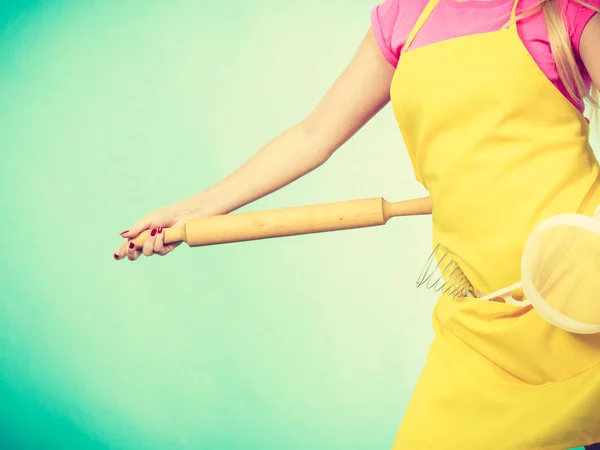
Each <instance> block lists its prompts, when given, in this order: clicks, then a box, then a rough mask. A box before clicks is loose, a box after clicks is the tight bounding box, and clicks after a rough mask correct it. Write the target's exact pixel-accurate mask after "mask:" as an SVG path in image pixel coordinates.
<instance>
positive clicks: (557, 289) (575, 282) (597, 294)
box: [481, 206, 600, 334]
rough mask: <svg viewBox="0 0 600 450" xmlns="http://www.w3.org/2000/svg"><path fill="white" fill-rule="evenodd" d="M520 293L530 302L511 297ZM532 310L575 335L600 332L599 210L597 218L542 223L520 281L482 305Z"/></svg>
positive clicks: (526, 251) (527, 252)
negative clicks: (499, 303) (498, 301)
mask: <svg viewBox="0 0 600 450" xmlns="http://www.w3.org/2000/svg"><path fill="white" fill-rule="evenodd" d="M519 288H521V289H522V291H523V295H524V297H525V299H524V300H523V301H518V300H516V299H515V298H514V297H513V296H512V292H513V291H515V290H517V289H519ZM499 297H500V298H503V299H504V301H506V302H507V303H511V304H515V305H521V306H527V305H532V306H533V307H534V308H535V310H536V311H537V312H538V313H539V314H540V316H542V317H543V318H544V319H545V320H547V321H548V322H550V323H551V324H552V325H554V326H556V327H559V328H562V329H564V330H567V331H569V332H571V333H578V334H594V333H600V206H599V207H598V208H597V209H596V215H595V217H589V216H585V215H582V214H561V215H557V216H554V217H551V218H549V219H546V220H545V221H543V222H542V223H540V224H539V225H538V226H537V227H536V228H535V230H533V232H532V233H531V235H530V236H529V238H528V239H527V243H526V244H525V248H524V250H523V255H522V258H521V281H520V282H519V283H516V284H513V285H511V286H508V287H506V288H504V289H501V290H499V291H497V292H494V293H492V294H489V295H486V296H485V297H481V299H482V300H491V299H493V298H499Z"/></svg>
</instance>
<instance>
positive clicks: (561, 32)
mask: <svg viewBox="0 0 600 450" xmlns="http://www.w3.org/2000/svg"><path fill="white" fill-rule="evenodd" d="M572 1H573V2H575V3H578V4H580V5H582V6H584V7H586V8H589V9H591V10H592V11H595V12H597V13H600V9H598V8H596V7H594V6H592V5H590V4H588V3H586V2H585V1H583V0H572ZM540 11H542V12H543V14H544V19H545V21H546V28H547V30H548V36H549V40H550V49H551V50H552V56H553V58H554V63H555V64H556V68H557V69H558V75H559V76H560V79H561V81H562V82H563V84H564V85H565V88H566V90H567V92H568V94H569V95H570V96H571V98H573V99H574V100H575V101H577V103H578V104H579V106H584V105H585V103H586V102H587V103H588V104H589V105H590V106H592V113H593V114H594V115H596V114H597V112H598V109H599V108H600V94H599V92H598V89H597V88H596V87H595V86H594V85H592V87H591V89H588V88H587V87H586V85H585V81H584V78H583V76H582V74H581V72H580V70H579V67H578V65H577V60H576V59H575V53H574V51H573V47H572V46H571V39H570V38H569V34H568V32H567V27H566V26H565V20H564V17H563V14H562V13H561V10H560V7H559V5H558V0H539V2H538V3H537V4H536V5H534V6H532V7H531V8H528V9H527V10H526V11H525V12H523V13H522V14H520V15H519V16H517V20H520V19H524V18H526V17H529V16H532V15H534V14H537V13H538V12H540ZM596 118H597V116H596Z"/></svg>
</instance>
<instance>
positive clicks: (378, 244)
mask: <svg viewBox="0 0 600 450" xmlns="http://www.w3.org/2000/svg"><path fill="white" fill-rule="evenodd" d="M374 3H375V2H373V1H372V0H370V1H366V0H359V1H354V2H342V1H339V0H331V1H328V2H318V1H314V0H312V1H303V2H297V3H294V2H275V1H268V0H256V1H253V2H240V1H230V2H216V1H210V2H209V1H204V2H197V1H191V0H189V1H186V0H175V1H171V2H158V1H146V2H142V1H133V0H130V1H121V2H118V1H116V0H106V1H103V2H98V1H86V2H82V1H80V2H75V1H73V0H62V1H61V0H58V1H53V2H50V1H7V0H3V2H2V4H1V6H0V61H1V66H2V67H1V69H0V128H1V131H0V149H1V152H2V153H1V164H0V198H1V202H2V203H1V214H2V223H3V226H4V227H5V229H4V233H3V236H4V238H3V245H2V251H1V252H0V267H1V269H2V270H1V273H0V280H1V291H0V292H1V294H0V448H2V449H27V448H32V449H33V448H35V449H41V448H44V449H71V448H72V449H101V448H111V449H113V448H114V449H178V448H186V449H187V448H190V449H227V450H229V449H232V450H233V449H244V450H251V449H280V448H286V449H288V450H293V449H308V448H310V449H314V450H318V449H324V450H325V449H328V450H330V449H342V448H343V449H347V450H359V449H385V448H390V447H391V444H392V442H393V439H394V436H395V433H396V430H397V427H398V425H399V423H400V420H401V418H402V415H403V411H404V410H405V408H406V406H407V403H408V400H409V397H410V394H411V391H412V389H413V387H414V384H415V382H416V379H417V376H418V374H419V371H420V369H421V367H422V365H423V363H424V360H425V356H426V352H427V347H428V345H429V342H430V340H431V337H432V332H431V327H430V315H431V310H432V308H433V304H434V301H435V294H433V293H431V292H428V291H425V290H421V289H417V288H416V287H415V286H414V282H415V279H416V277H417V275H418V273H419V270H420V268H421V266H422V265H423V263H424V262H425V260H426V258H427V256H428V251H429V235H430V222H429V218H428V217H420V218H410V219H395V220H393V221H391V222H390V223H389V224H388V225H386V226H385V227H382V228H377V229H365V230H358V231H348V232H341V233H334V234H327V235H315V236H304V237H295V238H288V239H279V240H271V241H262V242H254V243H243V244H235V245H229V246H220V247H213V248H203V249H189V248H184V247H181V248H179V249H178V250H177V251H176V252H175V253H173V254H171V255H169V256H167V257H166V258H158V257H156V258H150V259H144V258H142V259H141V260H139V261H137V262H136V263H135V264H132V263H129V262H127V261H122V262H115V261H113V260H112V258H111V254H112V252H113V250H115V249H116V248H117V246H118V245H119V244H120V238H119V236H118V233H119V232H120V231H122V230H124V229H126V228H128V227H129V226H130V225H131V224H133V223H134V222H135V221H137V219H139V218H140V217H141V216H142V215H144V214H146V213H148V212H150V211H152V210H154V209H156V208H158V207H160V206H164V205H167V204H170V203H173V202H176V201H178V200H180V199H182V198H184V197H187V196H189V195H192V194H194V193H196V192H198V191H199V190H201V189H203V188H205V187H208V186H209V185H211V184H213V183H214V182H216V181H218V180H219V179H220V178H222V177H223V176H225V175H226V174H228V173H229V172H230V171H232V170H233V169H235V168H236V167H238V166H239V165H240V164H242V163H243V162H244V161H245V160H246V159H247V158H248V157H249V156H250V155H251V154H252V153H254V152H255V151H256V150H257V149H258V148H259V147H260V146H261V145H262V144H264V143H265V142H267V141H268V140H270V139H271V138H272V137H274V136H275V135H276V134H278V133H280V132H282V131H283V130H285V129H286V128H287V127H289V126H290V125H292V124H293V123H295V122H297V121H298V120H300V119H302V118H303V117H304V116H305V114H306V113H308V112H309V111H310V109H311V108H312V107H313V106H314V105H315V104H316V102H317V101H318V100H319V99H320V97H321V96H322V94H323V93H324V92H325V90H326V89H327V88H328V86H329V85H330V84H331V82H332V81H333V80H334V79H335V78H336V77H337V75H338V74H339V73H340V72H341V70H342V69H343V68H344V67H345V65H346V64H347V62H348V61H349V59H350V58H351V57H352V55H353V54H354V51H355V50H356V48H357V46H358V44H359V43H360V41H361V39H362V37H363V35H364V33H365V32H366V30H367V28H368V26H369V14H370V9H371V7H372V6H373V5H374ZM422 194H424V191H423V190H422V188H421V187H420V186H419V185H417V183H416V182H415V181H414V180H413V174H412V170H411V168H410V163H409V160H408V157H407V155H406V151H405V149H404V146H403V143H402V139H401V136H400V134H399V132H398V130H397V126H396V124H395V122H394V119H393V117H392V113H391V111H390V109H389V108H386V109H385V110H384V111H383V112H382V113H381V114H380V115H379V116H378V117H376V118H375V119H374V120H373V121H372V122H371V123H370V124H368V125H367V126H366V127H365V128H364V129H363V130H362V131H361V132H360V133H359V134H358V135H357V136H356V137H355V138H354V139H352V140H351V141H350V142H349V143H348V144H347V145H345V146H344V147H343V149H342V150H340V151H339V152H338V153H336V154H335V155H334V157H333V158H332V159H331V160H330V162H329V163H328V164H326V165H325V166H324V167H322V168H321V169H319V170H318V171H316V172H314V173H312V174H310V175H308V176H307V177H305V178H303V179H302V180H299V181H298V182H296V183H294V184H292V185H291V186H289V187H287V188H285V189H283V190H281V191H279V192H277V193H275V194H273V195H271V196H269V197H267V198H265V199H262V200H260V201H258V202H257V203H255V204H253V205H251V206H250V207H249V208H246V209H267V208H276V207H281V206H292V205H302V204H312V203H323V202H328V201H336V200H346V199H355V198H364V197H374V196H384V197H385V198H387V199H389V200H399V199H404V198H409V197H415V196H420V195H422Z"/></svg>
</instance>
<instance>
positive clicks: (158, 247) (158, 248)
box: [153, 227, 166, 255]
mask: <svg viewBox="0 0 600 450" xmlns="http://www.w3.org/2000/svg"><path fill="white" fill-rule="evenodd" d="M164 245H165V233H164V232H163V228H162V227H158V228H157V230H156V238H155V239H154V248H153V251H154V253H156V254H158V255H166V249H165V247H164Z"/></svg>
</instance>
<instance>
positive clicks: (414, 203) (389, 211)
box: [133, 197, 432, 248]
mask: <svg viewBox="0 0 600 450" xmlns="http://www.w3.org/2000/svg"><path fill="white" fill-rule="evenodd" d="M431 208H432V202H431V198H430V197H424V198H417V199H412V200H405V201H401V202H393V203H391V202H387V201H385V200H384V199H383V198H381V197H379V198H370V199H364V200H349V201H343V202H335V203H324V204H320V205H311V206H295V207H290V208H282V209H273V210H266V211H255V212H244V213H233V214H224V215H219V216H210V217H201V218H197V219H190V220H188V221H187V222H186V224H185V225H184V226H183V227H177V228H165V229H164V233H165V243H167V244H170V243H174V242H186V243H187V244H188V245H189V246H190V247H199V246H205V245H214V244H225V243H229V242H241V241H253V240H257V239H267V238H274V237H282V236H296V235H301V234H310V233H322V232H325V231H336V230H348V229H352V228H364V227H373V226H378V225H384V224H386V223H387V221H388V220H389V219H390V218H392V217H397V216H413V215H423V214H431ZM149 233H150V232H149V230H148V231H144V232H143V233H141V234H140V235H139V236H137V237H136V238H135V239H133V242H134V243H135V245H136V246H137V248H141V247H142V245H143V243H144V241H145V240H146V239H147V238H148V236H149Z"/></svg>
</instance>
